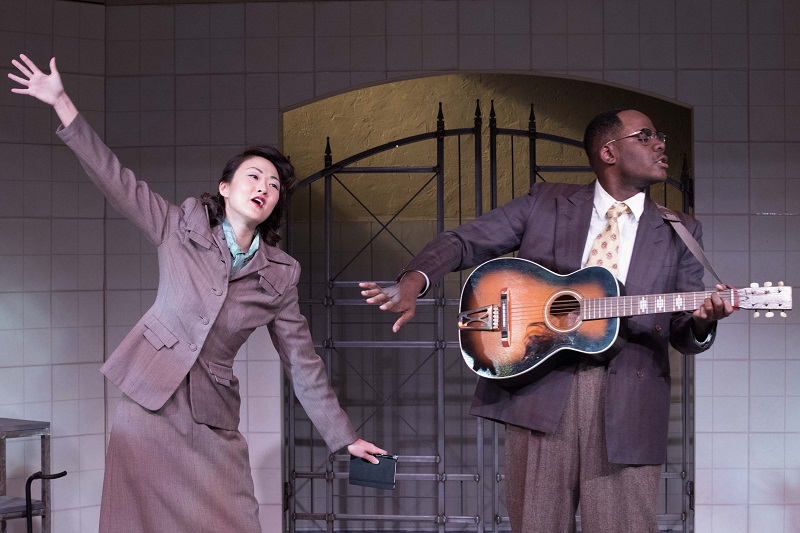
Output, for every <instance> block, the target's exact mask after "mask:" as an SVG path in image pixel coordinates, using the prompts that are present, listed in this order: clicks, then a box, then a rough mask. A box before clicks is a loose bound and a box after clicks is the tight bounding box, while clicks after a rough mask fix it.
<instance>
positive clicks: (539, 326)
mask: <svg viewBox="0 0 800 533" xmlns="http://www.w3.org/2000/svg"><path fill="white" fill-rule="evenodd" d="M620 292H621V289H620V284H619V282H618V281H617V279H616V278H615V277H614V275H613V274H612V273H611V272H609V271H608V270H607V269H605V268H603V267H599V266H592V267H586V268H583V269H581V270H578V271H576V272H573V273H572V274H568V275H566V276H562V275H560V274H556V273H555V272H552V271H550V270H548V269H547V268H545V267H543V266H541V265H538V264H536V263H534V262H533V261H528V260H526V259H520V258H515V257H501V258H499V259H493V260H491V261H487V262H486V263H483V264H482V265H480V266H478V267H477V268H476V269H475V270H474V271H473V272H472V273H471V274H470V276H469V277H468V278H467V280H466V282H465V283H464V288H463V290H462V292H461V303H460V308H459V314H458V328H459V342H460V344H461V354H462V356H463V357H464V361H465V362H466V363H467V365H468V366H469V367H470V368H471V369H472V370H473V371H474V372H475V373H476V374H478V375H479V376H481V377H485V378H490V379H497V380H508V384H515V385H516V384H518V383H520V382H524V381H525V380H526V379H528V380H530V379H535V377H536V376H538V375H540V373H541V371H542V370H543V368H541V367H543V365H545V363H547V362H548V361H549V363H550V364H553V363H554V361H552V360H551V359H552V358H553V357H554V356H555V355H556V354H557V353H559V352H563V353H564V354H567V353H571V354H573V355H575V354H588V355H590V356H592V357H593V358H596V359H599V360H607V359H610V358H611V357H613V356H614V355H615V354H616V352H617V351H618V348H619V347H620V346H621V344H622V343H623V342H624V340H623V339H621V338H620V317H628V316H638V315H647V314H656V313H673V312H676V311H694V310H695V309H697V308H698V307H700V306H701V305H702V304H703V301H704V300H705V299H706V298H708V297H709V296H711V295H712V294H713V293H714V292H718V294H719V296H720V297H721V298H722V299H723V300H727V301H730V302H731V305H733V307H734V308H736V309H750V310H767V311H769V312H768V313H767V314H766V316H772V315H773V314H774V311H779V312H780V313H781V315H782V316H786V315H785V311H788V310H790V309H791V308H792V288H791V287H787V286H783V284H782V283H780V284H778V285H777V286H772V285H771V284H770V283H765V284H764V286H763V287H758V286H757V285H755V284H753V285H751V287H750V288H747V289H733V288H730V289H726V290H724V291H716V290H711V291H701V292H686V293H673V294H648V295H636V296H622V295H621V294H620ZM548 366H549V365H548ZM535 370H538V372H535Z"/></svg>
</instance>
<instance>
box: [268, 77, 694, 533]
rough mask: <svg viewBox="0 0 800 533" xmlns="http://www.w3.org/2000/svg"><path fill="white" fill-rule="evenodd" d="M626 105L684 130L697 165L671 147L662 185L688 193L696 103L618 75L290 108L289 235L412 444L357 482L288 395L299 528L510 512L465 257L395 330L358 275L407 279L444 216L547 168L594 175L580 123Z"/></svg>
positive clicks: (505, 81) (365, 384)
mask: <svg viewBox="0 0 800 533" xmlns="http://www.w3.org/2000/svg"><path fill="white" fill-rule="evenodd" d="M478 101H479V102H480V103H478V104H477V105H476V102H478ZM440 102H442V105H440V104H439V103H440ZM532 102H533V103H535V109H534V107H533V106H532V105H531V103H532ZM614 107H634V108H637V109H641V110H642V111H644V112H646V113H647V114H648V115H650V116H651V117H652V118H653V120H654V122H655V123H656V124H658V126H659V128H660V129H662V130H665V131H668V132H669V134H670V143H669V144H668V149H669V155H670V157H671V159H672V160H673V161H681V160H684V161H686V165H685V168H684V171H683V172H681V171H680V165H673V168H677V169H678V171H677V172H675V171H674V170H673V175H672V185H673V187H669V188H665V189H663V190H658V191H651V193H652V194H653V196H654V198H655V199H656V200H657V201H658V202H660V203H664V204H667V205H668V206H670V207H672V208H675V209H684V210H688V209H691V203H692V202H691V190H692V189H691V180H690V179H689V177H688V176H689V172H688V168H689V167H690V162H691V157H692V156H691V146H692V143H691V112H690V110H688V109H686V108H683V107H681V106H678V105H675V104H670V103H665V102H663V101H661V100H658V99H655V98H651V97H648V96H644V95H641V94H638V93H633V92H631V91H627V90H622V89H618V88H614V87H609V86H606V85H598V84H592V83H587V82H580V81H575V80H564V79H556V78H542V77H535V76H521V75H503V74H500V75H498V74H459V75H450V76H436V77H430V78H419V79H414V80H404V81H399V82H394V83H389V84H384V85H380V86H376V87H369V88H366V89H362V90H359V91H352V92H348V93H345V94H342V95H338V96H334V97H331V98H327V99H325V100H324V101H318V102H314V103H311V104H308V105H306V106H302V107H299V108H296V109H293V110H290V111H288V112H286V113H285V114H284V118H283V126H284V144H283V147H284V150H285V152H286V153H287V154H288V155H290V156H291V157H292V161H293V163H294V164H295V165H296V167H297V169H298V175H299V177H301V178H302V177H306V176H307V179H306V180H304V182H303V184H302V187H301V188H300V190H299V191H298V192H297V193H296V195H295V198H294V201H293V205H292V211H291V221H290V224H289V225H288V226H289V233H288V245H289V250H290V253H292V254H293V255H294V256H295V257H296V258H297V259H298V260H299V261H300V263H301V264H302V265H303V268H304V275H303V278H302V281H301V288H300V290H301V298H302V302H303V311H304V313H305V314H306V316H307V317H308V318H309V323H310V325H311V328H312V334H313V336H314V339H315V341H316V342H317V343H318V350H319V352H320V353H321V354H324V358H325V359H326V362H327V364H328V369H329V372H330V375H331V379H332V381H333V383H334V387H335V388H336V390H337V393H338V394H339V397H340V400H341V401H342V404H343V406H344V407H345V409H346V410H347V411H348V413H349V414H350V416H351V418H352V419H353V420H354V422H355V423H356V425H357V426H358V429H359V432H360V433H361V434H363V435H364V436H365V438H368V439H370V440H373V441H375V442H377V443H379V444H380V445H381V446H383V447H386V448H387V449H389V450H391V451H392V453H397V454H398V455H400V456H401V459H400V462H399V464H398V485H397V488H396V490H395V491H393V492H381V491H376V490H374V489H364V488H361V487H354V486H350V485H348V484H347V481H346V476H344V474H345V473H346V471H347V459H348V458H347V456H329V455H328V452H327V450H326V449H325V446H324V443H322V442H321V440H320V439H319V438H318V436H316V435H315V433H314V431H313V429H312V428H311V427H310V424H309V423H308V421H307V419H305V415H304V413H303V412H302V409H301V408H300V407H299V405H296V404H295V401H294V399H293V398H292V397H291V396H290V397H288V398H287V404H286V407H287V409H286V412H287V415H288V417H287V437H288V443H289V446H288V452H287V453H288V456H287V481H288V484H287V486H288V487H289V489H290V490H289V491H288V498H287V504H288V505H287V506H288V509H289V513H290V515H289V527H290V531H306V530H307V531H319V530H327V531H481V532H484V531H507V530H509V526H508V523H507V521H506V520H505V518H504V517H505V507H504V504H503V492H504V488H503V472H504V469H505V465H503V464H502V463H503V461H502V454H501V453H500V450H501V446H502V438H503V435H502V428H501V427H499V426H497V425H495V424H492V423H487V422H481V421H479V420H477V419H475V418H472V417H470V416H469V415H468V414H467V411H468V407H469V403H470V399H471V395H472V390H473V388H474V383H475V376H474V374H473V373H472V372H471V371H470V370H469V369H468V368H467V366H466V365H465V364H463V361H462V360H461V354H460V352H459V349H458V341H457V332H456V320H455V318H454V316H455V313H456V310H457V304H458V297H459V294H460V289H461V286H462V284H463V279H464V278H465V276H466V273H462V274H452V275H451V276H450V277H449V278H448V279H447V280H446V281H445V282H444V283H443V284H442V285H441V286H440V287H437V288H436V289H435V290H434V291H433V292H432V293H429V294H430V296H431V297H429V298H427V299H425V300H423V301H422V302H421V306H420V307H419V308H418V309H419V310H418V313H417V317H415V319H414V321H413V323H412V324H409V325H407V326H406V327H405V328H404V329H403V330H402V331H401V333H400V334H398V335H393V334H392V333H391V330H390V325H391V322H393V320H394V317H391V316H388V315H384V314H381V313H379V312H377V311H376V310H375V309H372V308H366V307H365V306H363V305H361V302H360V298H359V294H358V289H357V283H358V281H361V280H365V279H369V280H383V281H391V280H393V279H394V278H395V277H396V276H397V274H398V273H399V272H400V270H401V269H402V267H403V266H404V265H405V264H406V263H407V262H408V261H409V260H410V258H411V257H412V256H413V254H415V253H416V252H417V251H419V249H421V247H422V246H423V245H424V244H425V243H426V242H428V241H429V240H430V239H431V238H433V237H434V236H435V235H436V234H437V233H439V232H441V231H443V230H444V229H447V228H449V227H453V226H455V225H458V224H459V223H461V222H462V221H466V220H469V219H471V218H473V217H474V216H476V215H478V214H480V213H481V212H483V211H485V210H488V209H491V208H492V207H494V206H496V205H499V204H501V203H504V202H505V201H507V200H510V199H511V198H513V197H515V196H518V195H520V194H524V193H525V191H526V190H527V189H528V187H530V184H531V181H533V180H540V179H544V180H547V181H571V182H587V181H589V180H591V179H593V175H592V174H591V172H590V171H589V169H588V167H586V162H585V155H584V154H583V151H582V148H581V146H580V144H581V143H580V140H579V139H580V138H581V137H582V133H583V128H584V127H585V124H586V122H587V121H588V120H589V118H591V116H593V115H594V114H596V113H597V112H598V111H602V110H604V109H608V108H614ZM482 108H483V109H482ZM534 111H535V112H534ZM689 364H690V361H689V360H688V359H687V358H683V357H682V356H680V355H679V354H674V356H673V384H674V387H675V392H674V394H673V396H674V398H675V401H674V404H673V419H674V420H675V422H676V423H675V424H674V428H673V431H672V432H671V434H670V435H671V436H670V439H671V442H670V448H669V449H670V452H669V457H667V458H665V461H666V466H665V470H664V475H663V476H662V477H663V490H662V493H663V509H662V513H661V516H660V522H661V524H662V527H663V528H664V529H665V530H686V529H688V528H689V527H690V525H691V517H690V513H689V512H688V511H689V507H690V504H691V502H690V501H689V497H688V496H687V495H686V487H687V484H686V483H687V480H688V481H691V478H692V476H691V467H690V462H691V457H692V452H691V438H690V437H691V427H690V417H689V416H688V413H689V409H690V405H691V404H690V396H689V387H688V384H689V382H690V380H689V379H686V377H687V376H689V375H691V369H690V367H689Z"/></svg>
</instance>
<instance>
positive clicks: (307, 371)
mask: <svg viewBox="0 0 800 533" xmlns="http://www.w3.org/2000/svg"><path fill="white" fill-rule="evenodd" d="M58 135H59V137H61V139H62V140H63V141H64V142H65V143H66V144H67V146H69V147H70V148H71V149H72V150H73V151H74V152H75V154H76V155H77V156H78V159H79V160H80V162H81V164H82V165H83V168H84V169H85V170H86V172H87V174H88V175H89V178H90V179H91V180H92V181H93V182H94V184H95V185H97V187H98V188H99V189H100V191H101V192H102V193H103V194H104V195H105V197H106V198H107V199H108V200H109V202H110V203H111V205H113V206H114V208H115V209H117V210H118V211H119V212H120V213H121V214H122V215H124V216H125V217H126V218H128V219H129V220H130V221H131V222H133V223H134V224H135V225H136V226H137V227H139V228H140V229H141V230H142V231H143V232H144V234H145V235H146V237H147V239H148V240H149V241H150V242H151V243H153V245H155V246H156V247H157V251H158V265H159V285H158V292H157V295H156V301H155V303H154V304H153V306H152V307H151V308H150V309H149V310H148V311H147V312H146V313H145V314H144V316H143V317H142V318H141V319H140V320H139V322H138V323H137V324H136V325H135V326H134V327H133V329H132V330H131V331H130V333H129V334H128V335H127V336H126V337H125V339H124V340H123V341H122V342H121V343H120V345H119V346H118V347H117V348H116V349H115V350H114V352H113V353H112V354H111V355H110V356H109V357H108V360H107V361H106V362H105V364H104V365H103V367H102V369H101V371H102V372H103V374H105V375H106V377H107V378H108V379H109V380H111V382H113V383H114V384H115V385H116V386H117V387H119V389H120V390H121V391H122V392H123V393H124V394H126V395H128V396H129V397H130V398H131V399H133V400H134V401H135V402H137V403H138V404H139V405H141V406H142V407H144V408H146V409H149V410H158V409H160V408H161V407H162V406H163V405H164V403H165V402H166V401H167V399H169V397H170V396H172V394H173V393H174V392H175V390H176V389H177V387H178V385H179V384H180V383H181V382H182V381H183V379H184V378H186V376H187V374H190V380H189V385H190V387H191V389H190V394H191V403H192V414H193V417H194V419H195V421H196V422H199V423H203V424H207V425H210V426H214V427H219V428H223V429H229V430H235V429H237V428H238V425H239V407H240V397H239V382H238V380H237V379H236V377H235V376H234V375H233V369H232V367H233V359H234V357H235V356H236V353H237V351H238V350H239V348H240V347H241V346H242V344H244V342H245V341H246V340H247V338H248V337H249V336H250V334H251V333H252V332H253V330H254V329H255V328H257V327H259V326H262V325H265V324H266V325H268V327H269V332H270V335H271V337H272V341H273V343H274V345H275V348H276V349H277V351H278V353H279V355H280V359H281V362H282V364H283V367H284V369H285V370H286V372H287V374H288V375H289V377H290V378H291V380H292V384H293V386H294V389H295V392H296V394H297V396H298V398H299V399H300V401H301V403H302V404H303V407H304V408H305V410H306V412H307V413H308V415H309V417H310V418H311V421H312V422H313V423H314V425H315V426H316V428H317V429H318V430H319V431H320V433H321V434H322V436H323V438H324V439H325V442H326V443H327V444H328V446H329V447H330V448H331V450H334V451H335V450H338V449H340V448H342V447H343V446H346V445H348V444H351V443H353V442H354V441H355V440H356V439H357V438H358V436H357V435H356V433H355V430H354V429H353V426H352V424H351V423H350V420H349V419H348V417H347V415H346V414H345V413H344V411H343V410H342V408H341V407H340V406H339V402H338V400H337V399H336V395H335V393H334V392H333V389H332V388H331V386H330V383H329V381H328V378H327V374H326V372H325V366H324V364H323V362H322V360H321V359H320V358H319V356H318V355H317V354H316V353H315V351H314V346H313V343H312V340H311V336H310V334H309V331H308V326H307V324H306V321H305V318H304V317H303V316H302V314H301V313H300V309H299V305H298V295H297V282H298V280H299V278H300V266H299V265H298V263H297V261H295V260H294V259H293V258H292V257H290V256H289V255H288V254H286V253H285V252H283V251H281V250H280V249H278V248H275V247H273V246H267V245H265V244H264V243H263V242H262V245H261V246H260V247H259V249H258V252H257V253H256V254H255V256H254V257H253V259H252V260H251V261H250V262H249V263H248V264H247V266H246V267H245V268H244V269H242V270H241V271H240V272H238V273H237V274H236V275H234V276H233V277H231V276H230V274H229V273H230V261H231V257H230V252H229V249H228V246H227V244H226V243H225V240H224V239H225V237H224V232H223V231H222V229H221V228H220V227H219V226H217V227H214V228H211V227H210V225H209V219H208V214H207V212H206V209H205V208H204V206H203V205H202V203H201V202H200V200H199V199H197V198H189V199H187V200H186V201H184V202H183V204H182V205H181V206H180V207H179V206H176V205H173V204H170V203H169V202H167V201H166V200H164V198H162V197H161V196H159V195H158V194H156V193H154V192H153V191H151V190H150V188H149V187H148V186H147V184H146V183H144V182H141V181H137V180H136V178H135V176H134V175H133V173H132V172H131V171H130V170H129V169H127V168H124V167H122V165H121V164H120V162H119V161H118V160H117V158H116V156H115V155H114V154H113V153H112V152H111V150H109V149H108V147H107V146H106V145H105V144H104V143H103V142H102V141H101V140H100V138H99V137H98V136H97V134H96V133H95V132H94V130H92V128H91V127H90V126H89V124H88V123H87V122H86V121H85V119H84V118H83V117H82V116H80V115H79V116H78V117H77V118H76V119H75V120H74V121H73V122H72V123H71V124H70V125H69V126H68V127H67V128H59V130H58Z"/></svg>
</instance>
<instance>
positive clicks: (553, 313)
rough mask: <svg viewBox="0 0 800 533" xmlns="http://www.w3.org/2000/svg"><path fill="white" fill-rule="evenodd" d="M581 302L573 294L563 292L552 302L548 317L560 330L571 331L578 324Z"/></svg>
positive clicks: (554, 326) (552, 324)
mask: <svg viewBox="0 0 800 533" xmlns="http://www.w3.org/2000/svg"><path fill="white" fill-rule="evenodd" d="M580 310H581V304H580V302H579V301H578V300H577V298H575V297H574V296H572V295H571V294H562V295H560V296H558V297H557V298H555V299H554V300H553V301H552V302H551V303H550V309H549V310H548V317H549V319H550V320H549V321H550V324H551V326H552V327H553V328H554V329H556V330H559V331H569V330H571V329H573V328H575V327H576V326H577V325H578V321H579V320H580Z"/></svg>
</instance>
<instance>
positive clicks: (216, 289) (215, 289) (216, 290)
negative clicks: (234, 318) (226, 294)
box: [212, 287, 222, 296]
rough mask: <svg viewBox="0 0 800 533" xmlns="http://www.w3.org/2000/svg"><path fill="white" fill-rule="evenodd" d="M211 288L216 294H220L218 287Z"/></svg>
mask: <svg viewBox="0 0 800 533" xmlns="http://www.w3.org/2000/svg"><path fill="white" fill-rule="evenodd" d="M212 290H213V291H214V294H216V295H217V296H222V291H221V290H220V289H218V288H216V287H214V288H213V289H212Z"/></svg>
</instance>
